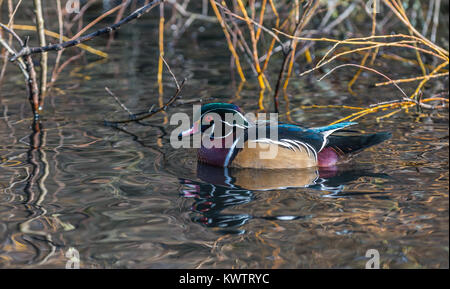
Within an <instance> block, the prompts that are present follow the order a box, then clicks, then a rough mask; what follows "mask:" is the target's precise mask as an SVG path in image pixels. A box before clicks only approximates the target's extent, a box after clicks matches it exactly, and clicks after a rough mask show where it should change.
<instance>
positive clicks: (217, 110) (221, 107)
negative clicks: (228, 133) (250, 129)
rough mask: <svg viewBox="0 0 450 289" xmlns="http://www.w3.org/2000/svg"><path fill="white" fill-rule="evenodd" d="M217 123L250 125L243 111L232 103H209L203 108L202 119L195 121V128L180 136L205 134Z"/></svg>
mask: <svg viewBox="0 0 450 289" xmlns="http://www.w3.org/2000/svg"><path fill="white" fill-rule="evenodd" d="M217 122H221V123H220V124H221V125H222V127H223V125H229V126H231V127H232V126H235V125H236V124H242V125H244V126H247V125H248V121H247V119H246V118H245V117H244V116H243V114H242V111H241V109H240V108H239V107H238V106H237V105H235V104H232V103H220V102H215V103H208V104H204V105H203V106H202V108H201V112H200V117H199V118H197V119H194V124H193V126H192V127H191V128H190V129H189V130H186V131H183V132H181V133H180V135H179V136H178V137H179V138H182V137H184V136H189V135H194V134H196V133H199V132H201V133H203V132H205V131H206V130H208V129H210V128H214V125H216V124H217Z"/></svg>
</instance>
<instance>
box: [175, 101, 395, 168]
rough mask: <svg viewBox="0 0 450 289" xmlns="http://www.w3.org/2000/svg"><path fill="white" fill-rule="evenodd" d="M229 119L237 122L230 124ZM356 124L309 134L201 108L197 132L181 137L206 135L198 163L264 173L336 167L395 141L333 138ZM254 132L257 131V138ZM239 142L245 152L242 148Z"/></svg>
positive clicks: (220, 107)
mask: <svg viewBox="0 0 450 289" xmlns="http://www.w3.org/2000/svg"><path fill="white" fill-rule="evenodd" d="M227 114H228V115H227ZM230 114H231V115H232V116H233V121H229V116H230ZM213 116H214V117H213ZM355 124H356V123H355V122H342V123H337V124H334V125H330V126H324V127H316V128H304V127H301V126H298V125H293V124H286V123H276V124H274V123H273V122H269V121H266V122H261V121H257V122H252V121H250V120H249V119H247V118H246V117H245V116H244V115H243V112H242V110H241V109H240V108H239V107H238V106H236V105H234V104H230V103H209V104H205V105H203V106H202V108H201V114H200V119H197V120H195V121H194V125H193V126H192V128H191V129H189V130H186V131H183V132H181V133H180V135H179V136H178V137H179V138H180V139H181V138H183V137H186V136H189V135H194V134H197V133H201V134H202V137H203V138H204V137H205V136H206V137H207V138H208V139H209V142H210V143H209V144H208V145H205V142H204V141H203V140H202V144H201V147H200V149H199V150H198V160H199V162H202V163H206V164H210V165H213V166H219V167H235V168H259V169H286V168H288V169H292V168H295V169H299V168H309V167H331V166H334V165H336V164H337V163H338V162H339V161H340V160H344V159H346V158H348V156H350V155H353V154H355V153H357V152H360V151H362V150H364V149H366V148H368V147H371V146H373V145H376V144H379V143H381V142H383V141H385V140H387V139H389V138H390V137H391V134H390V133H389V132H380V133H375V134H363V135H362V134H359V135H350V136H344V135H332V133H333V132H335V131H338V130H341V129H343V128H346V127H348V126H351V125H355ZM219 125H220V127H221V128H222V134H217V133H216V131H215V130H214V129H215V127H216V126H217V127H219ZM261 126H263V127H264V128H263V129H262V131H265V132H266V134H265V135H264V134H261V130H260V128H261ZM238 129H241V130H243V133H240V134H239V133H237V131H238ZM252 129H253V130H252ZM273 129H276V130H277V133H278V137H277V138H276V139H273V138H269V137H266V136H270V135H271V132H273ZM251 131H253V132H255V131H256V135H255V133H251ZM262 135H263V136H262ZM239 142H241V143H242V144H243V146H241V147H239V146H238V145H237V144H238V143H239ZM272 149H275V151H276V154H275V155H274V157H271V158H266V157H262V156H264V154H267V152H268V151H270V150H272Z"/></svg>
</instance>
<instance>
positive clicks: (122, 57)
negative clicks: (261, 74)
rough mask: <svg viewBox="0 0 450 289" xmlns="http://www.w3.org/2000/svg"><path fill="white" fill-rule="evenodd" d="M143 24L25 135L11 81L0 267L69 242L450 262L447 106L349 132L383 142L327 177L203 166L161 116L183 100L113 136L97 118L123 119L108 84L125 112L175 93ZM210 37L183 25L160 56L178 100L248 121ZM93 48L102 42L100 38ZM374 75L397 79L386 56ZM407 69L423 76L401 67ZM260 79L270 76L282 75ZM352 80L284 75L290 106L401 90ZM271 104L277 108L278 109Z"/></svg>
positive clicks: (125, 252)
mask: <svg viewBox="0 0 450 289" xmlns="http://www.w3.org/2000/svg"><path fill="white" fill-rule="evenodd" d="M149 19H150V17H144V18H142V19H141V20H139V21H138V22H136V23H135V24H133V25H130V26H127V27H124V28H123V29H122V30H120V32H119V34H118V35H117V37H116V40H115V41H114V42H113V43H112V45H111V47H110V50H109V51H108V52H109V53H110V59H108V60H105V61H102V60H100V61H96V57H95V56H92V55H86V58H85V60H83V61H79V62H77V63H74V64H73V65H71V66H69V67H68V68H67V69H66V70H65V71H64V72H63V73H62V74H61V76H60V78H59V80H58V81H57V84H56V86H55V88H54V89H53V91H52V93H51V94H50V95H49V97H48V98H47V102H46V107H45V109H46V110H45V113H44V116H43V119H42V122H41V124H40V127H39V128H35V129H34V132H33V129H32V120H31V118H30V116H31V113H30V108H29V104H28V101H27V99H26V93H25V91H24V89H23V83H22V78H21V77H22V76H21V75H20V73H19V72H17V73H16V72H12V73H11V72H10V73H8V74H7V78H6V79H5V81H4V83H3V85H2V87H1V89H0V112H1V115H0V156H1V160H0V267H2V268H24V267H25V268H64V267H65V264H66V262H67V260H68V259H67V258H66V256H65V253H66V252H67V250H68V249H69V248H75V249H76V250H78V251H79V253H80V259H81V267H82V268H364V266H365V263H366V261H367V258H365V253H366V251H367V250H369V249H377V250H378V251H379V253H380V260H381V266H382V267H383V268H442V267H448V257H449V255H448V254H449V253H448V235H449V231H448V222H449V211H448V208H449V204H448V184H449V180H448V164H449V162H448V159H449V150H448V111H441V112H439V113H432V114H431V115H419V114H417V113H415V112H414V111H411V112H409V113H407V114H406V113H403V112H401V113H398V114H396V115H394V116H392V117H390V118H386V119H383V120H382V121H380V122H376V121H375V118H374V117H372V116H368V117H366V118H362V119H360V120H359V125H358V126H355V127H354V129H356V130H359V131H361V132H378V131H390V132H392V134H393V137H392V139H390V140H389V141H387V142H385V143H383V144H382V145H378V146H376V147H373V148H370V149H368V150H367V151H364V152H363V153H361V154H360V155H358V156H357V157H356V158H354V159H353V160H352V161H351V162H350V163H347V164H345V165H342V166H339V167H338V168H336V169H334V170H332V171H323V170H322V171H319V170H307V171H301V172H278V174H277V175H275V173H273V174H268V175H267V173H266V172H236V171H224V170H223V169H218V168H208V167H204V166H198V164H197V162H196V155H195V150H193V149H179V150H175V149H173V148H172V147H171V146H170V143H169V137H170V132H171V131H172V130H173V129H174V128H175V127H174V126H170V125H169V124H168V120H169V118H170V115H171V114H172V113H174V112H186V113H190V114H191V111H192V104H182V103H180V102H178V103H177V105H176V106H175V107H172V108H170V109H169V110H168V111H167V113H166V114H159V115H155V116H154V117H153V118H151V119H150V120H148V121H147V122H144V123H143V124H136V123H133V124H129V125H126V126H122V127H121V129H116V128H113V127H109V126H105V125H104V123H103V121H104V120H114V119H115V120H118V119H126V118H127V114H126V112H124V111H123V110H122V109H121V107H120V106H118V105H117V103H116V102H115V100H114V99H113V98H112V97H110V96H109V95H108V94H107V93H106V92H105V90H104V87H105V86H107V87H109V88H110V89H111V90H112V91H114V93H115V94H117V95H118V97H119V98H120V99H121V100H122V102H123V103H124V104H125V105H126V106H127V107H128V108H129V109H130V110H131V111H133V112H140V111H143V110H145V109H149V108H150V107H151V106H152V105H159V104H160V103H161V101H162V102H164V101H167V100H168V99H169V98H170V97H171V96H172V95H173V93H174V91H175V85H174V83H173V81H172V79H171V76H170V74H169V73H167V72H166V73H165V75H164V95H163V96H162V97H161V96H159V94H158V86H157V81H156V71H157V57H158V52H157V51H158V50H157V43H156V42H155V41H156V39H157V37H156V36H157V34H155V33H156V32H155V31H156V29H155V24H156V23H154V22H153V21H151V20H149ZM206 28H207V29H199V27H198V26H194V27H193V28H192V30H193V31H191V32H192V33H190V34H186V35H184V36H182V37H181V38H180V39H179V40H178V41H176V42H172V43H173V44H170V45H169V44H168V45H167V48H166V59H167V60H168V62H169V64H170V65H171V67H172V70H173V72H174V73H175V75H176V76H177V77H178V78H179V79H180V80H181V79H182V78H184V77H186V78H187V79H188V80H187V82H186V86H185V87H184V89H183V93H182V96H183V100H184V101H187V100H196V99H204V100H205V101H233V102H234V103H236V104H238V105H239V106H241V107H242V108H243V109H244V110H245V111H250V112H257V110H258V104H257V96H258V94H259V91H258V88H257V83H256V81H255V80H254V79H250V80H249V81H248V83H246V84H245V85H244V86H243V87H242V90H239V83H237V82H236V79H235V78H236V75H233V74H232V73H230V58H229V52H228V51H227V47H226V45H225V42H224V41H223V36H222V34H221V32H220V30H217V29H215V28H212V27H209V26H208V27H206ZM90 44H92V45H94V46H95V47H97V48H99V49H102V48H105V46H106V44H107V39H97V40H95V41H93V42H91V43H90ZM66 53H67V55H73V54H72V53H74V52H73V51H72V52H69V51H67V52H66ZM355 61H356V62H357V61H358V60H355ZM377 69H380V70H382V71H385V72H386V71H388V72H390V76H392V77H394V76H395V75H396V73H397V72H396V71H392V67H391V66H390V65H389V63H384V64H383V63H380V67H378V68H377ZM408 69H409V70H414V72H415V73H420V71H416V70H417V69H416V68H414V67H411V66H408V65H406V64H405V65H403V64H400V65H399V66H398V70H399V72H404V71H405V70H408ZM271 70H273V71H271V73H270V74H269V75H270V79H271V81H274V80H275V79H276V75H277V72H278V67H273V68H271ZM296 70H297V72H299V71H303V70H304V67H301V66H300V65H299V66H297V67H296ZM11 71H13V68H11ZM353 72H354V71H349V72H345V71H341V72H339V73H335V74H332V75H331V76H329V77H328V78H326V79H324V80H322V81H321V82H318V81H317V79H318V77H320V74H315V75H310V76H308V77H304V78H299V77H293V79H292V80H291V82H290V88H289V90H288V92H287V93H288V97H289V99H290V108H291V109H293V108H297V107H299V106H300V105H308V104H321V105H323V104H346V105H355V106H366V105H368V104H370V103H376V102H380V101H387V100H392V99H395V98H396V97H398V91H397V90H395V89H393V88H392V87H389V88H370V87H371V86H370V84H372V83H373V82H374V79H373V76H370V75H366V74H362V77H361V78H360V80H358V83H357V84H356V86H355V92H357V93H358V95H357V96H352V95H350V94H349V93H348V91H347V90H346V85H347V81H348V79H350V78H351V76H352V73H353ZM247 74H248V75H249V76H250V77H249V78H251V71H247ZM404 88H405V89H406V90H408V89H410V90H411V88H408V87H404ZM437 89H438V88H437ZM430 91H432V89H430ZM271 95H272V92H267V93H266V101H265V105H266V107H267V108H268V109H270V108H271V102H270V97H271ZM281 107H282V112H285V111H286V103H285V102H284V101H282V102H281ZM412 110H414V109H412ZM351 112H352V111H346V110H341V109H303V110H302V109H296V110H295V111H294V112H293V113H292V114H291V117H292V121H295V122H297V123H300V124H304V125H309V126H321V125H326V124H328V123H330V122H332V121H334V120H336V119H338V118H340V117H343V116H346V115H347V114H349V113H351ZM386 113H387V112H386ZM282 117H283V120H286V119H285V116H282Z"/></svg>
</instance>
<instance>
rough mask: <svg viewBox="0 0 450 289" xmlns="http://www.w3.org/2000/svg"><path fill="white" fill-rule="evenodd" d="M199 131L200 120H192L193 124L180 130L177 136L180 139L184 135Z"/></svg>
mask: <svg viewBox="0 0 450 289" xmlns="http://www.w3.org/2000/svg"><path fill="white" fill-rule="evenodd" d="M199 132H200V121H196V122H194V125H193V126H192V127H191V128H190V129H188V130H185V131H182V132H181V133H180V134H179V135H178V138H179V139H181V138H183V137H185V136H190V135H194V134H197V133H199Z"/></svg>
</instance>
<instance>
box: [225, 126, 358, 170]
mask: <svg viewBox="0 0 450 289" xmlns="http://www.w3.org/2000/svg"><path fill="white" fill-rule="evenodd" d="M354 124H356V123H355V122H344V123H338V124H335V125H331V126H325V127H318V128H303V127H300V126H296V125H292V124H280V125H277V126H270V124H269V125H265V127H266V128H265V135H260V134H259V132H260V130H259V127H258V126H253V127H252V128H254V129H255V130H256V131H255V132H254V134H253V135H256V137H255V138H254V139H250V138H249V133H248V129H246V130H244V143H246V142H248V141H251V142H258V143H267V144H275V145H278V146H281V147H284V148H287V149H290V150H292V151H294V152H306V153H307V154H308V156H311V155H313V156H314V159H315V160H316V161H317V154H318V153H319V152H320V151H321V150H322V149H323V148H324V147H325V146H326V145H327V142H328V137H329V136H330V135H331V134H332V133H333V132H335V131H337V130H340V129H343V128H345V127H348V126H350V125H354ZM259 125H264V124H263V123H260V124H259ZM274 129H276V130H277V133H278V136H277V137H274V136H271V132H272V131H273V130H274ZM263 131H264V130H263ZM238 141H239V138H236V140H235V141H234V142H233V145H232V147H231V148H230V151H229V152H228V155H227V157H226V160H225V166H228V165H229V164H230V163H231V162H232V161H233V160H234V158H235V157H236V155H237V154H238V153H239V151H240V150H242V148H238V147H236V144H237V143H238Z"/></svg>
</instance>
